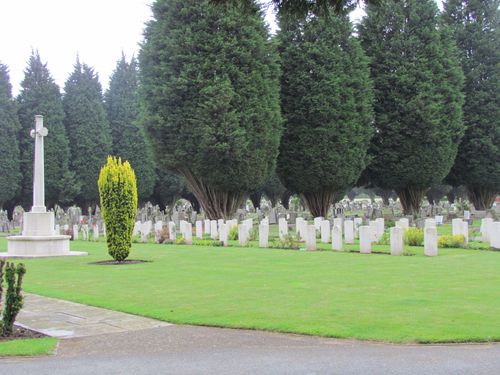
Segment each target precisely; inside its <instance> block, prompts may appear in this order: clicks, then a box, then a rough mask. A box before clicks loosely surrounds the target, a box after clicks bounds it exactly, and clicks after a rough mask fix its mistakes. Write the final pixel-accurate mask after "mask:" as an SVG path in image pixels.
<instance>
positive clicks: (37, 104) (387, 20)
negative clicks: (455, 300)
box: [0, 0, 500, 218]
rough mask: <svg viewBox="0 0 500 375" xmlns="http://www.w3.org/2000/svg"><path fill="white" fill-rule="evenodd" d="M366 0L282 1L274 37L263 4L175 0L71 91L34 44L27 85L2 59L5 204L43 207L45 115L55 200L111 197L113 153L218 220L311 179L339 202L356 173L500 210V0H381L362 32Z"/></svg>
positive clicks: (80, 76)
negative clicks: (462, 190)
mask: <svg viewBox="0 0 500 375" xmlns="http://www.w3.org/2000/svg"><path fill="white" fill-rule="evenodd" d="M215 3H218V4H215ZM292 3H295V5H293V6H291V7H288V8H287V6H288V5H290V4H292ZM355 3H357V2H356V1H338V0H335V1H333V0H332V1H322V2H320V1H318V2H300V1H297V2H280V1H274V2H273V5H274V6H276V8H277V9H278V11H279V12H278V22H279V26H280V30H279V31H278V33H277V35H274V36H271V35H269V32H268V30H267V28H266V26H265V23H264V19H263V13H262V10H261V9H260V8H259V6H258V4H257V3H256V2H254V1H250V0H249V1H246V2H244V4H243V5H244V6H241V2H240V3H239V5H236V4H235V3H234V2H232V1H215V0H214V1H210V0H205V1H194V0H188V1H181V0H157V1H156V2H155V3H154V4H153V7H152V10H153V19H152V20H151V21H150V22H149V23H148V24H147V26H146V30H145V39H144V42H143V44H142V46H141V51H140V54H139V59H138V61H137V60H136V59H135V58H132V59H130V60H129V61H127V59H126V58H125V56H122V57H121V59H120V60H119V61H118V62H117V65H116V69H115V71H114V72H113V74H112V76H111V78H110V84H109V89H108V90H107V91H106V92H105V93H103V92H102V88H101V85H100V83H99V80H98V75H97V74H96V73H95V72H94V70H93V69H92V68H91V67H89V66H87V65H86V64H85V63H81V62H80V61H78V59H77V61H76V63H75V65H74V70H73V72H72V73H71V75H70V76H69V78H68V80H67V81H66V84H65V87H64V94H63V95H62V94H61V92H60V89H59V87H58V86H57V85H56V84H55V82H54V80H53V78H52V77H51V74H50V72H49V70H48V68H47V65H46V64H44V63H43V62H42V60H41V58H40V56H39V54H38V52H33V53H32V55H31V56H30V58H29V61H28V66H27V68H26V70H25V78H24V80H23V82H22V84H21V92H20V94H19V95H18V96H17V98H13V97H12V92H11V86H10V82H9V77H8V68H7V67H6V66H5V65H0V115H1V116H0V132H1V137H0V148H1V153H0V158H1V160H0V205H1V206H2V207H3V208H7V209H12V207H13V205H15V204H18V203H21V204H23V206H25V208H26V209H29V206H30V205H31V194H32V192H31V189H32V186H31V185H32V160H33V143H32V140H31V139H30V137H29V129H31V128H32V127H33V118H34V115H35V114H42V115H44V116H45V124H46V126H47V127H48V129H49V132H50V135H49V136H48V137H47V142H46V148H45V155H46V156H45V162H46V176H47V178H46V195H47V204H48V205H49V206H52V205H54V204H56V203H58V204H62V205H69V204H71V203H77V204H80V205H83V206H85V205H92V204H95V203H97V202H98V192H97V185H96V181H97V176H98V173H99V169H100V167H101V166H102V165H103V164H104V162H105V158H106V156H107V155H108V154H113V155H118V156H121V157H122V158H123V159H126V160H129V161H130V163H131V165H132V167H133V168H134V169H135V172H136V174H137V183H138V190H139V200H140V201H146V200H152V201H154V202H155V203H159V204H161V205H169V204H172V202H174V201H175V199H177V198H178V197H180V196H181V195H182V196H184V197H185V198H186V199H189V200H190V201H191V202H192V203H193V205H194V206H197V205H201V207H202V208H203V209H204V211H205V212H206V213H207V214H208V216H209V217H212V218H215V217H217V218H219V217H229V216H231V215H232V214H234V212H235V211H236V209H237V208H238V207H240V206H241V204H242V203H243V202H244V201H245V200H246V199H247V197H251V198H252V201H253V202H254V204H255V205H258V204H260V197H261V196H262V194H265V195H266V196H267V197H268V198H270V199H271V201H272V202H273V204H275V203H276V202H277V201H278V200H279V199H280V198H281V197H286V196H290V194H299V195H300V196H301V197H302V199H303V201H304V203H305V204H306V205H307V207H308V208H309V209H310V211H311V212H312V213H313V215H317V216H325V215H326V212H327V210H328V207H329V206H330V204H331V203H333V202H335V201H337V200H338V199H341V198H342V197H343V196H344V195H345V193H346V192H348V191H349V190H350V189H351V188H352V187H355V186H366V187H375V188H377V189H379V190H380V191H383V192H388V194H390V192H391V191H392V190H394V191H395V192H396V193H397V195H398V197H399V198H400V200H401V203H402V205H403V208H404V211H405V213H407V214H415V213H417V212H418V211H419V208H420V204H421V201H422V198H423V197H424V196H425V195H426V193H427V197H428V198H429V197H431V198H430V199H433V198H432V197H434V196H435V194H434V193H432V192H433V191H434V192H436V191H440V190H442V189H438V188H437V187H438V186H440V184H443V183H446V184H449V185H452V186H454V187H458V186H462V185H463V186H465V187H466V189H467V192H468V197H469V199H470V200H471V201H472V203H473V204H474V206H475V207H476V209H485V208H488V207H491V204H492V202H493V199H494V197H495V196H496V194H498V193H499V192H500V150H499V147H500V124H499V120H498V119H499V114H498V111H499V108H500V106H499V102H498V91H499V90H498V85H499V80H498V71H499V68H498V67H499V64H498V62H499V59H498V53H499V52H498V51H499V48H498V47H499V39H498V20H499V19H498V15H499V11H498V6H499V5H500V4H499V1H498V0H486V1H480V0H469V1H459V0H448V1H446V2H445V3H444V10H443V12H439V10H438V8H437V6H436V4H435V3H434V1H432V0H423V1H417V0H400V1H397V0H385V1H371V2H367V3H368V4H367V8H366V10H367V15H366V17H365V18H364V19H363V20H362V22H361V24H360V25H359V28H358V30H356V31H357V32H355V29H354V27H353V25H352V24H351V22H350V21H349V18H348V16H347V13H348V11H349V10H350V9H352V5H353V4H355ZM287 4H288V5H287ZM304 6H306V7H304ZM431 186H432V187H433V189H434V190H432V189H431V190H429V188H431ZM388 194H386V195H387V196H389V195H388ZM283 203H284V204H286V202H283Z"/></svg>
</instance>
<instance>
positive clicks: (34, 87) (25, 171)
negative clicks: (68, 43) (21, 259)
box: [17, 52, 79, 209]
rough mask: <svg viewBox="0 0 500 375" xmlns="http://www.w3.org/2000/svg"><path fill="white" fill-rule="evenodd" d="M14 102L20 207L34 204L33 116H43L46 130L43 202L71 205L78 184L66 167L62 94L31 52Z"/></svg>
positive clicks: (68, 158) (44, 66)
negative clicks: (20, 187)
mask: <svg viewBox="0 0 500 375" xmlns="http://www.w3.org/2000/svg"><path fill="white" fill-rule="evenodd" d="M17 101H18V104H19V105H18V107H19V108H18V115H19V121H20V123H21V130H20V133H19V139H20V150H21V172H22V176H23V180H22V192H21V203H22V205H23V206H24V208H25V209H29V208H31V205H32V204H33V201H32V200H33V153H34V141H33V138H31V136H30V131H31V129H33V128H34V126H35V115H42V116H43V117H44V119H43V123H44V126H45V127H46V128H47V129H48V130H49V135H48V136H47V137H45V140H44V159H45V202H46V204H47V206H49V207H51V206H54V204H60V205H66V204H69V203H71V202H72V201H73V199H74V198H75V196H76V194H77V193H78V191H79V185H78V184H77V183H76V180H75V174H74V172H72V171H70V167H69V161H70V152H69V143H68V137H67V134H66V129H65V128H64V123H63V120H64V110H63V107H62V99H61V93H60V91H59V86H58V85H57V84H56V83H55V82H54V79H53V78H52V76H51V74H50V71H49V69H48V68H47V64H44V63H43V62H42V60H41V58H40V54H39V53H38V52H33V53H32V54H31V56H30V58H29V60H28V66H27V68H26V70H25V75H24V79H23V81H22V83H21V92H20V94H19V96H18V97H17Z"/></svg>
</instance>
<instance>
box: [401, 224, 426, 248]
mask: <svg viewBox="0 0 500 375" xmlns="http://www.w3.org/2000/svg"><path fill="white" fill-rule="evenodd" d="M403 239H404V243H405V245H409V246H423V245H424V230H423V229H421V228H408V229H407V230H405V233H404V235H403Z"/></svg>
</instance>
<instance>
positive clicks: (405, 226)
mask: <svg viewBox="0 0 500 375" xmlns="http://www.w3.org/2000/svg"><path fill="white" fill-rule="evenodd" d="M396 226H397V227H400V228H403V230H404V229H408V228H409V227H410V220H409V219H408V218H406V217H402V218H401V219H399V220H398V221H397V222H396Z"/></svg>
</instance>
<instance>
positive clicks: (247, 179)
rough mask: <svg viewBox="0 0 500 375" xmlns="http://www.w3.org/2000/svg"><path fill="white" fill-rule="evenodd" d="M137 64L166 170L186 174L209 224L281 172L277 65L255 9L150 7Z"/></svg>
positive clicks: (167, 0)
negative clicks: (277, 162)
mask: <svg viewBox="0 0 500 375" xmlns="http://www.w3.org/2000/svg"><path fill="white" fill-rule="evenodd" d="M152 9H153V20H152V21H151V22H149V24H148V26H147V28H146V32H145V41H144V44H143V45H142V49H141V53H140V55H139V61H140V66H141V70H140V71H141V87H142V96H143V99H144V104H145V106H146V108H147V110H148V113H149V120H148V125H147V131H148V132H149V135H150V138H151V140H152V143H153V146H154V150H155V154H156V158H157V162H158V163H159V167H160V169H161V170H164V169H171V170H175V171H178V172H179V173H180V174H181V175H183V176H184V177H185V179H186V182H187V184H188V188H189V190H190V191H192V192H193V194H194V195H195V196H196V198H197V199H198V201H199V202H200V204H201V206H202V208H203V209H204V211H205V213H206V215H207V216H208V217H209V218H212V219H213V218H228V217H230V216H231V215H232V214H234V212H235V211H236V210H237V209H238V208H239V207H240V206H241V204H242V203H243V202H244V200H245V199H246V197H247V195H248V193H249V192H251V191H254V190H255V189H257V188H258V187H259V186H262V185H263V183H264V182H265V181H266V180H267V179H268V178H269V175H270V174H271V172H272V171H273V169H274V167H275V160H276V155H277V151H278V144H279V137H280V131H281V118H280V111H279V86H278V77H279V66H278V63H277V56H276V54H275V53H274V51H273V48H272V46H271V43H270V42H269V40H268V33H267V30H266V27H265V25H264V20H263V17H262V14H261V13H260V11H259V10H258V7H257V6H256V5H255V4H253V3H252V7H251V8H250V9H247V10H246V11H245V13H242V11H240V10H238V9H237V8H234V7H228V8H227V9H225V10H224V11H221V9H220V8H219V7H215V6H213V5H211V4H209V2H208V0H203V1H198V0H196V1H195V0H158V1H156V2H155V3H154V4H153V7H152Z"/></svg>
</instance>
